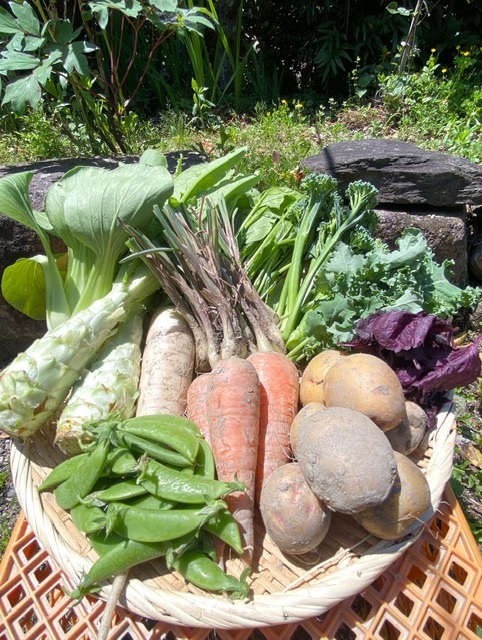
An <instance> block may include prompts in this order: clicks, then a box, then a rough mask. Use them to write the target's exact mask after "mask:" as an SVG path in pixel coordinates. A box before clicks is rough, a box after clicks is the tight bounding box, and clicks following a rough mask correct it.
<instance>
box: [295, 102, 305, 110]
mask: <svg viewBox="0 0 482 640" xmlns="http://www.w3.org/2000/svg"><path fill="white" fill-rule="evenodd" d="M295 109H303V103H302V102H297V103H296V104H295Z"/></svg>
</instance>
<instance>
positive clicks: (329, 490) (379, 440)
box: [297, 407, 397, 514]
mask: <svg viewBox="0 0 482 640" xmlns="http://www.w3.org/2000/svg"><path fill="white" fill-rule="evenodd" d="M297 454H298V462H299V464H300V468H301V470H302V472H303V475H304V476H305V478H306V481H307V483H308V484H309V486H310V488H311V490H312V491H313V493H314V494H315V495H317V496H318V498H319V499H320V500H322V501H323V502H325V503H326V504H327V505H328V507H330V509H333V510H334V511H339V512H341V513H347V514H354V513H357V512H358V511H362V510H364V509H367V508H368V507H371V506H374V505H376V504H380V503H381V502H383V501H384V500H386V498H387V497H388V495H389V493H390V490H391V488H392V485H393V483H394V482H395V479H396V477H397V466H396V463H395V457H394V454H393V449H392V447H391V445H390V443H389V441H388V439H387V437H386V435H385V434H384V433H383V431H381V430H380V429H379V428H378V427H377V425H376V424H375V423H374V422H373V421H372V420H370V419H369V418H367V416H365V415H364V414H362V413H359V412H357V411H354V410H353V409H347V408H344V407H327V408H326V409H325V410H324V411H317V412H316V413H314V414H313V415H311V416H309V417H307V418H306V419H304V420H303V421H302V422H301V424H300V427H299V430H298V437H297Z"/></svg>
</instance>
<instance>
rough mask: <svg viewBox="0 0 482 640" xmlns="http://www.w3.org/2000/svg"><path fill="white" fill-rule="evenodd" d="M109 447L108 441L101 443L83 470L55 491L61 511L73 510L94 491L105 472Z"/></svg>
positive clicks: (87, 460)
mask: <svg viewBox="0 0 482 640" xmlns="http://www.w3.org/2000/svg"><path fill="white" fill-rule="evenodd" d="M109 447H110V444H109V441H108V440H107V439H106V440H103V441H102V442H99V443H98V444H97V447H96V448H95V449H94V450H93V451H92V452H90V453H89V454H88V456H87V458H86V459H85V461H84V463H83V465H82V468H81V470H80V471H79V472H78V473H77V474H75V475H73V476H70V477H69V478H68V479H67V480H65V482H62V484H60V485H59V486H58V487H57V488H56V489H55V491H54V496H55V499H56V501H57V504H58V505H59V507H60V508H61V509H72V507H75V505H76V504H78V503H79V502H80V500H81V499H82V498H85V496H86V495H87V494H88V493H90V492H91V491H92V489H93V487H94V485H95V483H96V482H97V480H98V479H99V478H100V476H101V475H102V472H103V471H104V468H105V465H106V463H107V454H108V452H109Z"/></svg>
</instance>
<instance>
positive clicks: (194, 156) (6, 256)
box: [0, 151, 205, 364]
mask: <svg viewBox="0 0 482 640" xmlns="http://www.w3.org/2000/svg"><path fill="white" fill-rule="evenodd" d="M181 153H182V157H183V168H187V167H188V166H190V165H192V164H196V163H199V162H203V161H204V160H205V159H204V158H203V157H202V156H201V155H200V154H198V153H195V152H191V151H183V152H176V153H168V154H166V158H167V161H168V168H169V170H170V171H171V172H174V170H175V169H176V166H177V162H178V160H179V157H180V155H181ZM138 159H139V158H138V157H137V156H119V157H111V158H73V159H70V158H69V159H61V160H45V161H42V162H35V163H25V164H19V165H15V166H8V167H0V178H3V177H5V176H8V175H12V174H14V173H20V172H22V171H32V172H33V173H34V175H33V178H32V181H31V183H30V200H31V203H32V206H33V208H34V209H36V210H38V211H42V210H43V208H44V199H45V194H46V192H47V190H48V188H49V187H50V186H51V185H52V184H53V183H54V182H56V181H57V180H59V179H60V178H61V177H62V176H63V175H64V173H66V172H67V171H69V170H70V169H73V168H74V167H78V166H81V165H83V166H96V167H104V168H112V169H114V168H115V167H117V166H118V165H119V162H124V163H126V164H128V163H133V162H137V161H138ZM52 248H53V250H54V251H56V252H59V253H61V252H63V251H65V247H64V245H63V243H62V242H61V241H60V240H58V241H57V240H55V239H52ZM40 253H44V252H43V249H42V245H41V243H40V241H39V239H38V237H37V234H36V233H35V232H33V231H31V230H29V229H27V228H25V227H24V226H23V225H20V224H18V223H16V222H14V221H12V220H11V219H10V218H7V217H6V216H3V215H0V280H1V278H2V275H3V272H4V270H5V268H6V267H7V266H9V265H11V264H13V263H14V262H15V261H16V260H18V259H19V258H29V257H32V256H34V255H38V254H40ZM0 326H1V327H2V331H1V333H0V361H1V362H2V363H4V364H5V363H7V362H9V361H10V360H11V359H12V358H14V357H15V356H16V355H17V354H18V353H19V352H20V351H24V350H25V349H27V348H28V347H29V346H30V345H31V344H32V342H33V341H34V340H35V339H36V338H39V337H41V336H42V335H43V334H44V333H45V331H46V330H47V326H46V324H45V322H43V321H38V320H32V319H30V318H28V317H27V316H25V315H24V314H23V313H20V312H18V311H16V310H15V309H13V308H12V307H11V306H10V305H9V304H8V303H7V302H6V301H5V299H4V298H3V296H2V295H1V294H0Z"/></svg>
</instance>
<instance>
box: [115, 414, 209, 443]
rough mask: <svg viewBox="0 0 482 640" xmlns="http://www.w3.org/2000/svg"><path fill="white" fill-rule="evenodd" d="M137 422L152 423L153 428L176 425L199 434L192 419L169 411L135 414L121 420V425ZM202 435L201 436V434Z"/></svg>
mask: <svg viewBox="0 0 482 640" xmlns="http://www.w3.org/2000/svg"><path fill="white" fill-rule="evenodd" d="M137 423H143V424H144V425H152V427H153V428H156V427H159V425H161V426H162V427H172V426H174V427H176V428H183V429H186V430H187V431H190V432H191V433H192V434H193V435H195V436H201V432H200V431H199V427H198V426H197V424H196V423H195V422H193V421H192V420H188V419H187V418H184V417H182V416H173V415H171V414H170V413H157V414H153V415H147V416H135V417H133V418H127V420H124V421H123V422H122V424H123V425H126V424H127V425H135V424H137ZM201 437H202V436H201Z"/></svg>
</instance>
